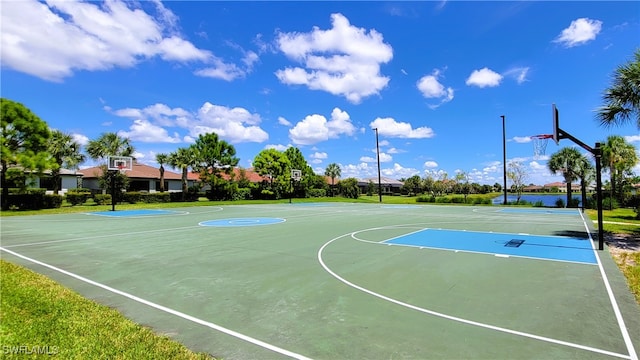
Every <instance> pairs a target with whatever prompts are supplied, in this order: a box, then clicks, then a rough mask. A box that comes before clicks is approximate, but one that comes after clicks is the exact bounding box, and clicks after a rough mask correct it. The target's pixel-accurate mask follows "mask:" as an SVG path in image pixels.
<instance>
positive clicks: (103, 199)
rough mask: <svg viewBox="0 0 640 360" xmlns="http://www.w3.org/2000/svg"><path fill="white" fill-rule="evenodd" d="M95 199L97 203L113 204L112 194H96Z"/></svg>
mask: <svg viewBox="0 0 640 360" xmlns="http://www.w3.org/2000/svg"><path fill="white" fill-rule="evenodd" d="M93 201H94V202H95V203H96V204H97V205H111V194H95V195H94V196H93Z"/></svg>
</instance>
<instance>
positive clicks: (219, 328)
mask: <svg viewBox="0 0 640 360" xmlns="http://www.w3.org/2000/svg"><path fill="white" fill-rule="evenodd" d="M0 251H4V252H7V253H9V254H11V255H13V256H17V257H19V258H21V259H24V260H27V261H29V262H32V263H34V264H38V265H40V266H44V267H46V268H48V269H51V270H54V271H57V272H59V273H62V274H65V275H67V276H70V277H72V278H75V279H78V280H80V281H83V282H85V283H87V284H90V285H93V286H96V287H99V288H101V289H104V290H107V291H109V292H112V293H114V294H118V295H121V296H124V297H126V298H128V299H130V300H133V301H136V302H139V303H141V304H144V305H147V306H150V307H152V308H154V309H157V310H160V311H163V312H166V313H169V314H171V315H175V316H178V317H180V318H183V319H185V320H189V321H191V322H194V323H196V324H200V325H203V326H206V327H208V328H211V329H214V330H217V331H220V332H222V333H224V334H227V335H230V336H233V337H235V338H238V339H240V340H244V341H246V342H248V343H251V344H254V345H257V346H260V347H262V348H265V349H267V350H271V351H273V352H277V353H280V354H282V355H285V356H289V357H292V358H294V359H301V360H311V359H310V358H308V357H306V356H304V355H300V354H297V353H294V352H292V351H289V350H285V349H283V348H281V347H278V346H275V345H272V344H269V343H267V342H264V341H262V340H258V339H256V338H253V337H251V336H248V335H244V334H241V333H239V332H237V331H233V330H231V329H227V328H225V327H223V326H220V325H217V324H214V323H211V322H208V321H204V320H202V319H198V318H196V317H194V316H191V315H188V314H185V313H183V312H180V311H177V310H174V309H171V308H168V307H166V306H162V305H160V304H156V303H154V302H151V301H149V300H145V299H143V298H140V297H137V296H135V295H132V294H129V293H127V292H124V291H121V290H118V289H115V288H112V287H110V286H107V285H104V284H101V283H99V282H97V281H93V280H90V279H87V278H85V277H82V276H80V275H77V274H74V273H72V272H69V271H66V270H63V269H60V268H57V267H55V266H53V265H49V264H47V263H44V262H42V261H38V260H35V259H32V258H30V257H27V256H24V255H22V254H18V253H16V252H14V251H11V250H7V249H5V248H3V247H0Z"/></svg>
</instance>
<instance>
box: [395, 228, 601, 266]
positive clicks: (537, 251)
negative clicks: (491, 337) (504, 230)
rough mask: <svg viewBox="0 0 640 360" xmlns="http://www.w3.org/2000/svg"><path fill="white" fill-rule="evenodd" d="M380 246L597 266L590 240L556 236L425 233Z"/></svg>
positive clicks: (429, 231) (418, 233) (459, 232)
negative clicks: (408, 247)
mask: <svg viewBox="0 0 640 360" xmlns="http://www.w3.org/2000/svg"><path fill="white" fill-rule="evenodd" d="M519 240H522V241H519ZM384 243H385V244H394V245H405V246H418V247H427V248H436V249H445V250H459V251H469V252H477V253H485V254H497V255H509V256H518V257H527V258H535V259H544V260H558V261H570V262H578V263H585V264H597V262H596V257H595V254H594V251H593V249H592V247H591V242H590V240H588V239H578V238H570V237H560V236H540V235H520V234H501V233H487V232H473V231H458V230H439V229H425V230H421V231H418V232H415V233H412V234H409V235H405V236H401V237H398V238H394V239H391V240H388V241H386V242H384ZM518 243H521V244H520V245H519V246H517V244H518ZM506 245H511V246H506Z"/></svg>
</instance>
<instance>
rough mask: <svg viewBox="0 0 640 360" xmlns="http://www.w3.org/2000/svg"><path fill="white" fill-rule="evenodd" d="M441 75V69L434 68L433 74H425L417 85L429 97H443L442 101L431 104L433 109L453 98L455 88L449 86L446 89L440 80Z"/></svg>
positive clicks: (423, 94)
mask: <svg viewBox="0 0 640 360" xmlns="http://www.w3.org/2000/svg"><path fill="white" fill-rule="evenodd" d="M439 76H440V70H438V69H434V70H433V72H432V73H431V75H425V76H423V77H422V78H420V80H418V82H417V83H416V86H417V87H418V90H420V92H421V93H422V96H424V97H425V98H427V99H434V98H435V99H442V100H441V101H440V103H438V104H435V105H430V106H429V107H430V108H432V109H435V108H437V107H438V106H440V105H442V104H444V103H446V102H449V101H451V100H453V88H451V87H448V88H446V89H445V87H444V85H442V84H441V83H440V82H439V81H438V77H439Z"/></svg>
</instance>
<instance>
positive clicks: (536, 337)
mask: <svg viewBox="0 0 640 360" xmlns="http://www.w3.org/2000/svg"><path fill="white" fill-rule="evenodd" d="M362 231H366V229H365V230H361V231H354V232H352V233H348V234H344V235H340V236H338V237H336V238H333V239H331V240H329V241H328V242H326V243H325V244H324V245H322V247H321V248H320V249H319V250H318V254H317V257H318V261H319V262H320V265H321V266H322V268H323V269H324V270H325V271H326V272H328V273H329V274H330V275H331V276H333V277H334V278H336V279H337V280H338V281H340V282H342V283H344V284H345V285H347V286H349V287H352V288H354V289H356V290H359V291H362V292H364V293H366V294H369V295H372V296H375V297H377V298H379V299H382V300H385V301H388V302H391V303H394V304H396V305H400V306H403V307H406V308H408V309H412V310H416V311H419V312H422V313H425V314H428V315H432V316H436V317H440V318H443V319H447V320H451V321H456V322H460V323H463V324H467V325H472V326H477V327H481V328H485V329H489V330H494V331H499V332H503V333H507V334H512V335H517V336H522V337H526V338H530V339H534V340H539V341H544V342H548V343H553V344H558V345H564V346H568V347H572V348H576V349H581V350H586V351H591V352H594V353H599V354H604V355H609V356H614V357H618V358H621V359H631V360H637V357H636V356H635V355H631V356H629V355H625V354H618V353H615V352H612V351H608V350H603V349H598V348H594V347H590V346H585V345H580V344H576V343H572V342H568V341H563V340H558V339H552V338H548V337H545V336H540V335H535V334H530V333H526V332H522V331H517V330H512V329H507V328H503V327H499V326H495V325H490V324H485V323H481V322H477V321H473V320H468V319H464V318H460V317H456V316H452V315H447V314H444V313H440V312H437V311H433V310H429V309H425V308H421V307H418V306H415V305H411V304H409V303H406V302H402V301H400V300H397V299H394V298H391V297H389V296H385V295H382V294H379V293H377V292H374V291H372V290H369V289H367V288H364V287H362V286H360V285H357V284H354V283H352V282H350V281H349V280H346V279H345V278H343V277H341V276H340V275H338V274H337V273H335V272H334V271H333V270H331V269H330V268H329V266H327V264H326V263H325V262H324V260H323V259H322V253H323V251H324V249H325V248H326V247H327V246H329V245H330V244H331V243H333V242H334V241H337V240H339V239H342V238H345V237H347V236H353V235H354V234H356V233H358V232H362ZM632 354H635V353H632Z"/></svg>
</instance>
